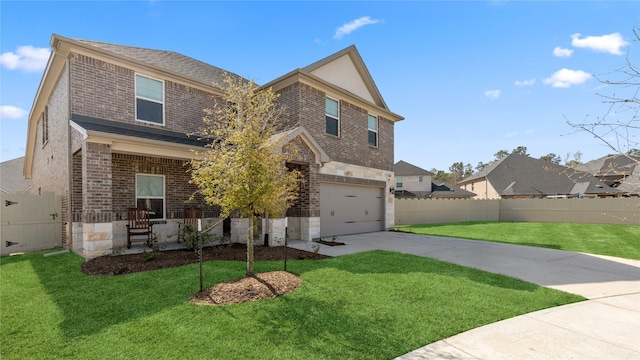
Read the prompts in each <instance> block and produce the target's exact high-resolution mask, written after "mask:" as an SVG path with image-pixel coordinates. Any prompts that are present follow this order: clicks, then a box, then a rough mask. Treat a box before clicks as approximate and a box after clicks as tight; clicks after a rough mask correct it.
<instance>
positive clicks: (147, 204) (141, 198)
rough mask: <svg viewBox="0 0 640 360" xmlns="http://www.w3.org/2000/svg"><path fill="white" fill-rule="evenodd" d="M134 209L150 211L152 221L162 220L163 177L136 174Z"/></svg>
mask: <svg viewBox="0 0 640 360" xmlns="http://www.w3.org/2000/svg"><path fill="white" fill-rule="evenodd" d="M136 207H139V208H146V209H150V210H151V215H150V218H152V219H164V176H163V175H150V174H136Z"/></svg>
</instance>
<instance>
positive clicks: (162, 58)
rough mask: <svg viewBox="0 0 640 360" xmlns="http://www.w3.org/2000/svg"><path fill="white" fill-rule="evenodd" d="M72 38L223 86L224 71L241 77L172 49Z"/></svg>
mask: <svg viewBox="0 0 640 360" xmlns="http://www.w3.org/2000/svg"><path fill="white" fill-rule="evenodd" d="M74 40H75V41H78V42H80V43H83V44H85V45H89V46H93V47H96V48H99V49H101V50H105V51H109V52H112V53H114V54H118V55H122V56H125V57H128V58H131V59H134V60H137V61H141V62H144V63H147V64H150V65H153V66H157V67H159V68H162V69H165V70H168V71H171V72H174V73H177V74H181V75H184V76H187V77H190V78H193V79H196V80H199V81H202V82H206V83H208V84H212V83H215V84H218V85H220V86H224V83H223V80H224V74H225V72H226V73H227V74H229V75H230V76H236V77H238V78H241V79H243V78H242V77H241V76H238V75H236V74H234V73H232V72H229V71H226V70H223V69H220V68H218V67H215V66H212V65H209V64H207V63H204V62H202V61H199V60H196V59H193V58H190V57H188V56H185V55H182V54H180V53H177V52H174V51H165V50H154V49H147V48H140V47H135V46H126V45H118V44H111V43H105V42H100V41H93V40H84V39H74ZM243 80H246V79H243Z"/></svg>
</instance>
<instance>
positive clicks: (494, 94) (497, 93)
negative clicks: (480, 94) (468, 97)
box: [484, 89, 502, 99]
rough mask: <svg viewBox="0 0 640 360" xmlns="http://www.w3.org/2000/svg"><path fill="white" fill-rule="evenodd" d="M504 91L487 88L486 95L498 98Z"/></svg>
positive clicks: (490, 97)
mask: <svg viewBox="0 0 640 360" xmlns="http://www.w3.org/2000/svg"><path fill="white" fill-rule="evenodd" d="M501 93H502V92H501V91H500V90H498V89H495V90H487V91H485V92H484V96H486V97H488V98H489V99H497V98H499V97H500V94H501Z"/></svg>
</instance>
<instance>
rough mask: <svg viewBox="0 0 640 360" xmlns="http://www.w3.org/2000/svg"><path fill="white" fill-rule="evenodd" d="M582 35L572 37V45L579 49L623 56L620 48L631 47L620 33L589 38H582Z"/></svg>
mask: <svg viewBox="0 0 640 360" xmlns="http://www.w3.org/2000/svg"><path fill="white" fill-rule="evenodd" d="M581 36H582V35H581V34H579V33H578V34H573V35H571V39H572V40H571V45H573V46H574V47H577V48H586V49H591V50H593V51H598V52H607V53H609V54H614V55H622V50H620V48H622V47H624V46H627V45H629V43H628V42H626V41H624V39H623V38H622V35H620V33H612V34H609V35H602V36H587V37H585V38H582V39H581V38H580V37H581Z"/></svg>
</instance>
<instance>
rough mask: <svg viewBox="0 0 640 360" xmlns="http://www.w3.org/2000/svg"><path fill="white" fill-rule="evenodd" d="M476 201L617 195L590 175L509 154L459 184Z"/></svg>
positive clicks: (614, 190) (617, 194)
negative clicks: (472, 193) (471, 194)
mask: <svg viewBox="0 0 640 360" xmlns="http://www.w3.org/2000/svg"><path fill="white" fill-rule="evenodd" d="M458 184H459V185H460V186H461V187H462V188H464V189H465V190H467V191H472V192H474V193H476V194H478V195H477V196H476V199H500V198H502V199H513V198H547V197H581V196H588V197H607V196H620V195H621V194H622V193H621V192H620V191H618V190H617V189H614V188H611V187H609V186H607V185H606V184H603V183H602V182H600V180H598V179H597V178H596V177H594V176H593V175H591V174H588V173H585V172H581V171H576V170H574V169H571V168H568V167H565V166H561V165H557V164H554V163H551V162H548V161H543V160H538V159H534V158H531V157H528V156H524V155H520V154H511V155H509V156H507V157H505V158H504V159H502V160H498V161H496V162H494V163H491V164H490V165H488V166H487V167H485V168H484V169H482V170H481V171H478V172H477V173H475V174H473V175H471V176H470V177H468V178H466V179H463V180H462V181H460V182H459V183H458Z"/></svg>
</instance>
